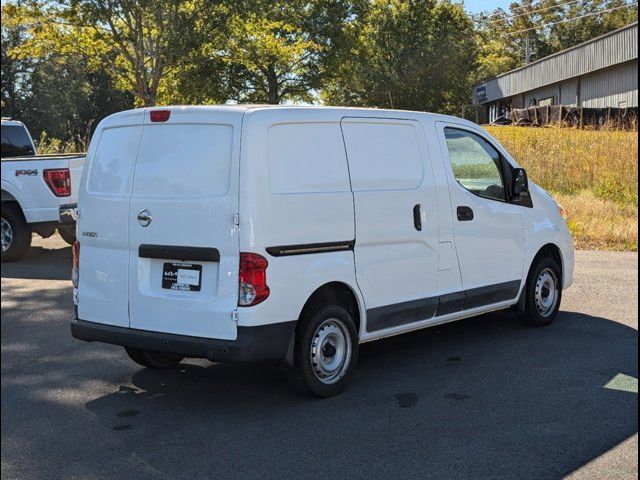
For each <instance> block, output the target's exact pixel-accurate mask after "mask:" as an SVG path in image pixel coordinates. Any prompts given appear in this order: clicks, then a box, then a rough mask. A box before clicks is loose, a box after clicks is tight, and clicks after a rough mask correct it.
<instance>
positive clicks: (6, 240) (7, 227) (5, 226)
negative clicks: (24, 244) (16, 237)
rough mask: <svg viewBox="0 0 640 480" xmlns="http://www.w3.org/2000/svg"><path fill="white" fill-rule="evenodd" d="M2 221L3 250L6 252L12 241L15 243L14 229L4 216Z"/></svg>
mask: <svg viewBox="0 0 640 480" xmlns="http://www.w3.org/2000/svg"><path fill="white" fill-rule="evenodd" d="M1 221H2V251H3V252H6V251H7V250H9V247H11V243H13V229H12V228H11V224H10V223H9V222H8V221H7V220H6V219H4V218H2V219H1Z"/></svg>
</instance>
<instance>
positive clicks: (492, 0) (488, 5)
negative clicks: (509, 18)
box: [464, 0, 512, 13]
mask: <svg viewBox="0 0 640 480" xmlns="http://www.w3.org/2000/svg"><path fill="white" fill-rule="evenodd" d="M511 2H512V0H464V4H465V6H466V7H467V10H468V11H469V12H471V13H479V12H483V11H486V10H489V11H491V10H495V9H496V8H498V7H502V8H504V9H505V10H507V8H508V7H509V4H510V3H511Z"/></svg>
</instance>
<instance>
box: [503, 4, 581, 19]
mask: <svg viewBox="0 0 640 480" xmlns="http://www.w3.org/2000/svg"><path fill="white" fill-rule="evenodd" d="M587 1H588V0H572V1H570V2H565V3H559V4H558V5H551V6H550V7H544V8H540V9H538V10H531V11H529V12H524V13H518V14H517V15H506V16H504V17H501V18H500V19H496V21H500V20H503V19H504V20H510V19H513V18H518V17H524V16H526V15H531V14H533V13H540V12H546V11H547V10H552V9H554V8H560V7H565V6H567V5H571V4H573V3H580V2H585V3H586V2H587Z"/></svg>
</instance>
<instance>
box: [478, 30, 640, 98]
mask: <svg viewBox="0 0 640 480" xmlns="http://www.w3.org/2000/svg"><path fill="white" fill-rule="evenodd" d="M637 59H638V23H637V22H636V23H634V24H631V25H629V26H627V27H625V28H622V29H620V30H616V31H614V32H610V33H608V34H606V35H603V36H602V37H598V38H595V39H593V40H591V41H588V42H585V43H583V44H581V45H577V46H575V47H573V48H569V49H567V50H563V51H561V52H558V53H555V54H553V55H550V56H548V57H545V58H542V59H540V60H538V61H536V62H533V63H531V64H529V65H526V66H524V67H521V68H518V69H516V70H512V71H511V72H507V73H505V74H503V75H500V76H498V77H496V78H493V79H490V80H487V81H486V82H484V83H482V84H480V85H476V87H474V91H473V103H474V104H475V105H477V104H479V103H486V102H492V101H494V100H498V99H502V98H509V97H513V96H515V95H520V94H522V93H523V92H530V91H532V90H534V89H537V88H539V87H543V86H545V85H555V84H557V83H558V82H565V81H567V79H571V78H577V77H580V76H583V75H587V74H590V73H591V72H595V71H599V70H602V69H605V68H609V67H612V66H614V65H618V64H622V63H625V62H629V61H634V60H635V61H636V62H637ZM478 88H482V91H483V92H484V95H483V97H482V98H479V96H478ZM573 103H575V102H573Z"/></svg>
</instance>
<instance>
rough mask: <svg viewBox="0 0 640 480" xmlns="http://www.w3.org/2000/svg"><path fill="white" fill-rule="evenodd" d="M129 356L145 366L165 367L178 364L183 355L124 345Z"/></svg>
mask: <svg viewBox="0 0 640 480" xmlns="http://www.w3.org/2000/svg"><path fill="white" fill-rule="evenodd" d="M124 349H125V350H126V351H127V355H129V358H130V359H131V360H133V361H134V362H136V363H137V364H138V365H142V366H143V367H147V368H155V369H159V370H161V369H165V368H171V367H174V366H176V365H178V364H179V363H180V362H181V361H182V358H183V357H180V356H178V355H171V354H170V353H164V352H154V351H152V350H142V349H140V348H130V347H124Z"/></svg>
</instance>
